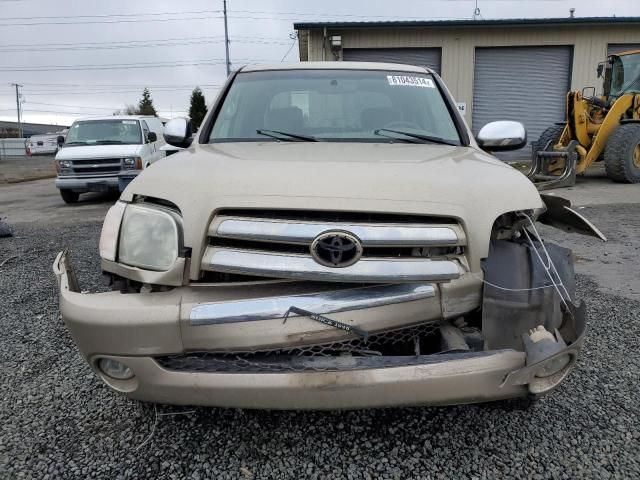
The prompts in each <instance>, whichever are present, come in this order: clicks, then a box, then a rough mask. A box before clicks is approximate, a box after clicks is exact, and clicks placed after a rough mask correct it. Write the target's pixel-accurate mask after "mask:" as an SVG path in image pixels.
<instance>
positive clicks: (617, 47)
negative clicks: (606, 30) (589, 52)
mask: <svg viewBox="0 0 640 480" xmlns="http://www.w3.org/2000/svg"><path fill="white" fill-rule="evenodd" d="M629 50H640V43H610V44H609V45H607V55H612V54H614V53H620V52H628V51H629Z"/></svg>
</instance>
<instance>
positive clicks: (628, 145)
mask: <svg viewBox="0 0 640 480" xmlns="http://www.w3.org/2000/svg"><path fill="white" fill-rule="evenodd" d="M604 168H605V171H606V172H607V176H608V177H609V178H610V179H611V180H613V181H614V182H620V183H640V124H638V123H627V124H624V125H620V126H619V127H618V128H617V129H616V131H615V132H613V134H612V135H611V136H610V137H609V140H608V141H607V146H606V147H605V149H604Z"/></svg>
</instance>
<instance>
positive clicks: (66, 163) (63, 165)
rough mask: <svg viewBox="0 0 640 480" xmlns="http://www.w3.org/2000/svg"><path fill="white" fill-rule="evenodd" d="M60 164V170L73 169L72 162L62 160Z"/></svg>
mask: <svg viewBox="0 0 640 480" xmlns="http://www.w3.org/2000/svg"><path fill="white" fill-rule="evenodd" d="M58 164H59V165H60V168H71V162H70V161H69V160H60V161H59V162H58Z"/></svg>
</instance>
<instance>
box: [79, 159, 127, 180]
mask: <svg viewBox="0 0 640 480" xmlns="http://www.w3.org/2000/svg"><path fill="white" fill-rule="evenodd" d="M120 170H122V159H120V158H91V159H82V160H72V161H71V171H72V173H73V174H74V175H79V176H91V175H100V176H104V175H105V174H106V175H109V174H112V175H113V174H115V175H117V174H118V173H120Z"/></svg>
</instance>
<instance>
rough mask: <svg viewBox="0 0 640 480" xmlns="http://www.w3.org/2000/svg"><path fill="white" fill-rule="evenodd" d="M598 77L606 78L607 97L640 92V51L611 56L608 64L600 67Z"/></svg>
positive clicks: (605, 94)
mask: <svg viewBox="0 0 640 480" xmlns="http://www.w3.org/2000/svg"><path fill="white" fill-rule="evenodd" d="M598 76H603V77H604V82H603V95H604V96H605V97H613V98H618V97H620V96H622V95H624V94H625V93H631V92H640V50H634V51H630V52H623V53H620V54H617V55H609V58H608V59H607V61H606V62H604V63H601V64H600V65H598Z"/></svg>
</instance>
